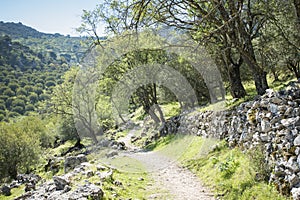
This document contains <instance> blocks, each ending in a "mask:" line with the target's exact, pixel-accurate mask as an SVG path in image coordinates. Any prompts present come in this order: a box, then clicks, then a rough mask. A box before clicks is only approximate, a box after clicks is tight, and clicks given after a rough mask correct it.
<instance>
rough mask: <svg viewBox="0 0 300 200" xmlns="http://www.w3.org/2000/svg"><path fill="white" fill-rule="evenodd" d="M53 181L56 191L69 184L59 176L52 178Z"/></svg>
mask: <svg viewBox="0 0 300 200" xmlns="http://www.w3.org/2000/svg"><path fill="white" fill-rule="evenodd" d="M53 181H54V184H55V186H56V190H63V189H65V186H66V185H69V184H70V182H69V181H68V180H66V179H65V178H64V177H61V176H53Z"/></svg>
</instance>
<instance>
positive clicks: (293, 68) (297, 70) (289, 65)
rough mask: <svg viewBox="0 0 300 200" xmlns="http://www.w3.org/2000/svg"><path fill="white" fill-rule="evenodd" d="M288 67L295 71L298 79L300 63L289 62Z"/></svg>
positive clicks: (299, 76)
mask: <svg viewBox="0 0 300 200" xmlns="http://www.w3.org/2000/svg"><path fill="white" fill-rule="evenodd" d="M288 69H289V70H290V71H291V72H293V73H294V74H295V76H296V78H297V79H299V78H300V63H299V62H297V63H293V62H288Z"/></svg>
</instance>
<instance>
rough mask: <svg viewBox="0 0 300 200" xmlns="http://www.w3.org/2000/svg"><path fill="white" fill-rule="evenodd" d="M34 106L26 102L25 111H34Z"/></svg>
mask: <svg viewBox="0 0 300 200" xmlns="http://www.w3.org/2000/svg"><path fill="white" fill-rule="evenodd" d="M34 109H35V107H34V105H32V104H28V105H26V106H25V111H34Z"/></svg>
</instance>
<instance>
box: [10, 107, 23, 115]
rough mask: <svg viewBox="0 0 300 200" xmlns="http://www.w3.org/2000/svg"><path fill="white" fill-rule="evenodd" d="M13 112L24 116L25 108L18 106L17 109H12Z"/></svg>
mask: <svg viewBox="0 0 300 200" xmlns="http://www.w3.org/2000/svg"><path fill="white" fill-rule="evenodd" d="M11 111H12V112H17V113H19V114H20V115H23V114H24V108H23V107H21V106H16V107H13V108H12V109H11Z"/></svg>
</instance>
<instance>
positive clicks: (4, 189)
mask: <svg viewBox="0 0 300 200" xmlns="http://www.w3.org/2000/svg"><path fill="white" fill-rule="evenodd" d="M1 193H2V194H3V195H4V196H10V195H11V191H10V187H8V186H7V185H3V186H2V187H1Z"/></svg>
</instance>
